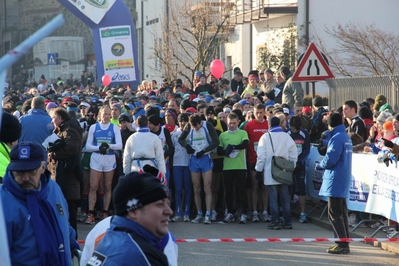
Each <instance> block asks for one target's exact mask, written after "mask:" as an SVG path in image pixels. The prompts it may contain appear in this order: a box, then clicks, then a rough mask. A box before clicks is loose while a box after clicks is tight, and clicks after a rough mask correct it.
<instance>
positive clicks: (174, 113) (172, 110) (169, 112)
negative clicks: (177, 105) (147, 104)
mask: <svg viewBox="0 0 399 266" xmlns="http://www.w3.org/2000/svg"><path fill="white" fill-rule="evenodd" d="M165 113H168V114H170V115H171V116H172V117H173V120H175V122H177V114H176V111H175V109H170V108H168V109H166V110H165Z"/></svg>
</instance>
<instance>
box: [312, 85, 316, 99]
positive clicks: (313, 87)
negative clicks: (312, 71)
mask: <svg viewBox="0 0 399 266" xmlns="http://www.w3.org/2000/svg"><path fill="white" fill-rule="evenodd" d="M315 96H316V82H314V81H313V82H312V99H313V98H314V97H315Z"/></svg>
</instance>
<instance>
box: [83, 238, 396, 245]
mask: <svg viewBox="0 0 399 266" xmlns="http://www.w3.org/2000/svg"><path fill="white" fill-rule="evenodd" d="M335 241H342V242H365V243H370V242H374V241H378V242H399V238H376V237H365V238H322V237H319V238H317V237H316V238H193V239H176V242H177V243H231V242H335ZM78 243H79V244H84V243H85V241H84V240H78Z"/></svg>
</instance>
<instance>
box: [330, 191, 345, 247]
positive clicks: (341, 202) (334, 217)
mask: <svg viewBox="0 0 399 266" xmlns="http://www.w3.org/2000/svg"><path fill="white" fill-rule="evenodd" d="M328 219H329V220H330V223H331V225H332V227H333V230H334V237H336V238H349V225H348V207H347V206H346V198H336V197H329V198H328ZM336 243H337V244H338V245H340V246H342V247H347V246H349V243H348V242H342V241H337V242H336Z"/></svg>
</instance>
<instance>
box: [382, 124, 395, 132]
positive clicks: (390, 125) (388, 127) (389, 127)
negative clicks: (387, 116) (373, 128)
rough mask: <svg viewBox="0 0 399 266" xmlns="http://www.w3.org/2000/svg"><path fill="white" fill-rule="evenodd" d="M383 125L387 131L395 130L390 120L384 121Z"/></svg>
mask: <svg viewBox="0 0 399 266" xmlns="http://www.w3.org/2000/svg"><path fill="white" fill-rule="evenodd" d="M383 127H384V129H385V130H389V131H392V132H395V129H394V127H393V123H392V121H387V122H385V123H384V126H383Z"/></svg>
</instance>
